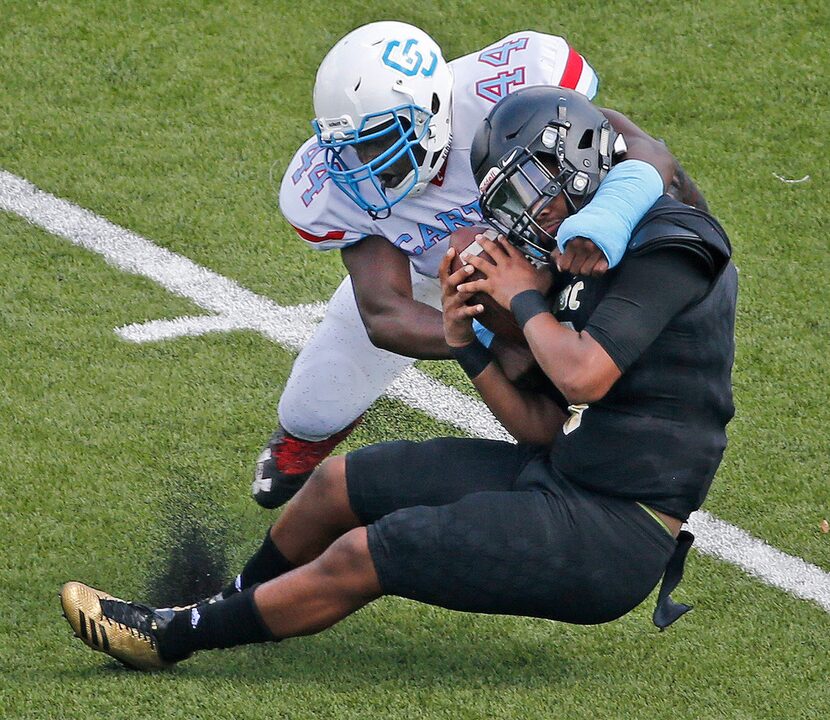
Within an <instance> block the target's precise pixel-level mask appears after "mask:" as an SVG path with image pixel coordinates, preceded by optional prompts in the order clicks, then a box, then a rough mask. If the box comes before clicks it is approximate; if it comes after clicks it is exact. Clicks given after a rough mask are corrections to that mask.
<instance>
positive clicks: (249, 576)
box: [222, 528, 296, 598]
mask: <svg viewBox="0 0 830 720" xmlns="http://www.w3.org/2000/svg"><path fill="white" fill-rule="evenodd" d="M295 567H296V566H295V565H294V564H293V563H290V562H289V561H288V560H286V558H285V556H284V555H283V554H282V553H281V552H280V551H279V549H278V548H277V546H276V545H274V541H273V540H271V529H270V528H269V529H268V533H267V534H266V535H265V539H264V540H263V541H262V545H261V546H260V548H259V550H257V551H256V552H255V553H254V554H253V555H252V556H251V558H250V560H248V562H247V563H245V567H244V568H242V572H241V573H239V575H237V576H236V577H235V578H234V580H233V582H232V583H231V584H230V585H228V586H227V587H226V588H224V589H223V590H222V597H223V598H227V597H230V596H231V595H235V594H236V593H238V592H240V591H242V590H245V589H246V588H249V587H252V586H253V585H257V584H258V583H263V582H267V581H268V580H273V579H274V578H275V577H279V576H280V575H282V574H283V573H287V572H288V571H289V570H293V569H294V568H295Z"/></svg>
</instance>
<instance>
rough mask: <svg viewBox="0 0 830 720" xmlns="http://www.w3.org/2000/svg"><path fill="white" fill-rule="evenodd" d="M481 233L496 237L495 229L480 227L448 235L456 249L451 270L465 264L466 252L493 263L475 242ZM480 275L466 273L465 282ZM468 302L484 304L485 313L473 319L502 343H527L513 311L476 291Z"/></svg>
mask: <svg viewBox="0 0 830 720" xmlns="http://www.w3.org/2000/svg"><path fill="white" fill-rule="evenodd" d="M482 234H483V235H485V236H486V237H487V238H489V239H491V240H495V239H496V237H497V236H498V234H497V233H496V231H495V230H492V229H488V228H483V227H463V228H459V229H458V230H456V231H455V232H454V233H452V235H450V247H452V248H454V249H455V252H456V254H455V257H454V258H453V259H452V264H451V265H450V272H456V271H457V270H459V269H460V268H461V267H462V265H464V264H466V263H464V261H463V259H462V255H465V254H471V255H477V256H478V257H480V258H482V259H484V260H487V261H488V262H492V259H491V258H490V256H489V255H488V254H487V253H486V252H484V250H483V249H482V247H481V245H480V244H479V243H478V242H477V241H476V235H482ZM481 277H483V275H482V274H481V273H480V272H479V271H478V270H476V271H475V272H474V273H472V274H471V275H470V276H469V278H468V281H470V280H478V279H479V278H481ZM467 304H468V305H483V306H484V312H483V313H481V314H480V315H478V316H476V320H478V321H479V322H480V323H481V324H482V325H484V327H486V328H487V329H488V330H490V331H492V332H493V333H495V334H496V336H497V337H499V338H500V339H502V340H504V341H505V342H510V343H520V344H521V345H526V340H525V336H524V333H523V332H522V330H521V328H520V327H519V326H518V324H517V323H516V319H515V318H514V317H513V313H511V312H510V311H509V310H505V309H504V308H503V307H502V306H501V305H499V304H498V303H497V302H496V301H495V300H493V298H491V297H490V296H489V295H487V294H486V293H480V292H479V293H476V294H475V295H472V296H471V297H470V299H469V300H468V301H467Z"/></svg>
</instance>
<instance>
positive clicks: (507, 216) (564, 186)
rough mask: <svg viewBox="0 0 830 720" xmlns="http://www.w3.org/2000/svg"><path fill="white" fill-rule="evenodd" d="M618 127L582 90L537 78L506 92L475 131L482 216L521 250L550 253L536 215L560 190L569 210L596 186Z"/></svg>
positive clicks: (618, 142) (620, 145)
mask: <svg viewBox="0 0 830 720" xmlns="http://www.w3.org/2000/svg"><path fill="white" fill-rule="evenodd" d="M615 148H616V151H618V152H624V151H625V143H624V141H623V139H622V136H621V135H617V133H615V132H614V129H613V128H612V127H611V123H610V122H609V121H608V120H607V119H606V117H605V116H604V115H603V114H602V113H601V112H600V111H599V109H598V108H597V107H596V106H595V105H593V104H592V103H591V101H590V100H588V98H586V97H585V96H584V95H582V94H580V93H578V92H575V91H574V90H567V89H565V88H559V87H551V86H538V87H528V88H522V89H520V90H517V91H515V92H513V93H511V94H510V95H507V96H506V97H505V98H503V99H502V100H501V101H499V103H498V104H497V105H496V106H495V107H494V108H493V109H492V111H491V112H490V114H489V115H488V116H487V118H486V119H485V120H484V123H483V124H482V125H481V126H480V127H479V128H478V130H477V131H476V134H475V137H474V138H473V143H472V147H471V149H470V165H471V167H472V170H473V174H474V175H475V178H476V182H477V183H478V185H479V191H480V192H481V198H480V202H481V212H482V214H483V215H484V218H485V219H486V220H487V221H488V222H489V223H490V224H491V225H492V226H493V227H495V228H496V229H497V230H498V231H499V232H501V233H504V234H505V235H506V236H507V238H508V239H509V240H510V242H512V243H513V244H514V245H515V246H516V247H518V248H519V249H520V250H521V251H522V252H523V253H524V254H525V255H527V256H528V257H529V258H531V259H533V260H537V261H540V262H549V261H550V257H549V256H550V252H551V250H553V248H554V245H555V238H554V237H552V236H551V235H550V234H548V233H547V232H546V231H545V230H544V229H542V226H541V225H540V224H539V222H537V218H538V216H539V214H540V213H541V212H542V211H543V210H544V209H545V208H546V207H547V206H548V205H549V204H550V203H551V202H552V201H553V199H554V198H556V197H557V196H558V195H559V194H560V193H561V194H563V195H564V197H565V201H566V203H567V206H568V209H569V210H570V212H571V213H574V212H576V211H577V210H579V208H581V207H582V206H583V205H585V204H586V203H587V202H588V201H589V200H590V199H591V197H592V196H593V194H594V193H595V192H596V190H597V188H598V187H599V184H600V182H601V181H602V179H603V178H604V177H605V176H606V174H607V173H608V171H609V169H610V168H611V164H612V160H613V158H614V154H615Z"/></svg>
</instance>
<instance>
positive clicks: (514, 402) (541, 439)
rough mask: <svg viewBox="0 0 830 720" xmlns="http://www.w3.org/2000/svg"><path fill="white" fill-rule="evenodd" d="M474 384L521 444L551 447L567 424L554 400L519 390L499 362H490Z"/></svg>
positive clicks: (474, 380) (506, 428) (505, 426)
mask: <svg viewBox="0 0 830 720" xmlns="http://www.w3.org/2000/svg"><path fill="white" fill-rule="evenodd" d="M472 382H473V385H475V387H476V389H477V390H478V392H479V394H480V395H481V399H482V400H484V402H485V403H486V405H487V407H489V408H490V410H491V412H492V413H493V415H495V416H496V418H497V419H498V421H499V422H500V423H501V424H502V425H503V426H504V428H505V430H507V431H508V432H509V433H510V434H511V435H512V436H513V437H514V438H516V440H518V441H519V442H523V443H532V444H536V445H548V444H550V443H552V442H553V439H554V438H555V437H556V433H557V432H558V431H559V428H560V427H562V423H564V422H565V414H564V413H563V412H562V411H561V410H560V409H559V407H558V406H557V405H556V403H554V402H553V400H551V399H550V398H548V397H547V396H545V395H541V394H539V393H534V392H528V391H524V390H519V389H518V388H517V387H516V386H515V385H513V383H511V382H510V381H509V380H508V379H507V377H506V376H505V375H504V372H503V371H502V369H501V367H500V366H499V364H498V362H491V363H490V364H489V365H488V366H487V367H486V368H485V369H484V370H483V371H482V372H481V374H480V375H478V376H477V377H476V378H474V379H473V381H472Z"/></svg>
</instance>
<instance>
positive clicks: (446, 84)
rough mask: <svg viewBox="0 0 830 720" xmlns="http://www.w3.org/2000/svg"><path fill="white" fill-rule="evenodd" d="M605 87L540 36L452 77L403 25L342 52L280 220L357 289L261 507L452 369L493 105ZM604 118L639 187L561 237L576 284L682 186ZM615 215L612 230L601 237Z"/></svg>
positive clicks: (325, 79) (327, 323) (300, 372)
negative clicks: (445, 320)
mask: <svg viewBox="0 0 830 720" xmlns="http://www.w3.org/2000/svg"><path fill="white" fill-rule="evenodd" d="M597 82H598V81H597V76H596V73H595V72H594V70H593V68H592V67H591V66H590V65H589V64H588V63H587V62H586V61H585V59H584V58H583V57H582V56H581V55H580V54H579V53H577V52H576V51H575V50H574V49H573V48H571V47H570V46H569V45H568V43H567V42H566V41H565V40H563V39H562V38H560V37H555V36H552V35H545V34H542V33H538V32H533V31H524V32H518V33H514V34H512V35H509V36H507V37H506V38H504V39H503V40H500V41H498V42H496V43H493V44H492V45H489V46H487V47H486V48H484V49H483V50H481V51H479V52H475V53H472V54H470V55H466V56H464V57H461V58H458V59H457V60H454V61H452V62H449V63H447V62H446V61H445V60H444V59H443V57H442V54H441V49H440V48H439V47H438V45H437V44H436V43H435V42H434V40H432V38H430V37H429V36H428V35H427V34H426V33H424V32H423V31H421V30H419V29H418V28H415V27H412V26H411V25H406V24H404V23H399V22H377V23H372V24H369V25H365V26H363V27H360V28H357V29H356V30H354V31H352V32H351V33H349V34H348V35H346V36H345V37H344V38H342V39H341V40H340V41H339V42H337V43H336V44H335V45H334V47H333V48H332V49H331V51H330V52H329V53H328V55H327V56H326V57H325V59H324V60H323V62H322V64H321V65H320V68H319V70H318V72H317V79H316V83H315V87H314V110H315V114H316V116H317V118H316V120H315V121H314V123H313V125H314V129H315V135H314V137H312V138H310V139H309V140H308V141H307V142H306V143H305V144H304V145H303V146H302V147H301V148H300V149H299V150H298V151H297V153H296V155H295V156H294V158H293V160H292V161H291V163H290V165H289V167H288V170H287V171H286V173H285V176H284V177H283V180H282V185H281V189H280V208H281V210H282V212H283V214H284V216H285V217H286V219H287V220H288V221H289V222H290V223H291V224H292V225H293V226H294V228H295V229H296V230H297V232H298V233H299V235H300V236H301V237H302V238H303V239H304V240H305V241H307V243H308V244H309V245H310V246H311V247H313V248H315V249H318V250H331V249H337V250H340V251H341V254H342V259H343V263H344V265H345V266H346V269H347V270H348V272H349V275H348V276H347V277H346V278H345V279H344V280H343V282H342V283H341V285H340V286H339V288H338V289H337V290H336V292H335V293H334V295H333V297H332V298H331V300H330V301H329V304H328V309H327V312H326V315H325V317H324V319H323V321H322V323H321V324H320V326H319V327H318V328H317V330H316V332H315V333H314V335H313V337H312V338H311V340H310V341H309V342H308V344H307V345H306V346H305V347H304V349H303V350H302V352H301V353H300V355H299V356H298V357H297V359H296V361H295V363H294V366H293V369H292V371H291V375H290V377H289V379H288V382H287V384H286V387H285V390H284V391H283V393H282V397H281V399H280V402H279V409H278V411H279V423H280V425H279V427H278V429H277V431H276V432H275V433H274V435H273V436H272V438H271V440H270V442H269V444H268V446H267V447H266V448H265V449H264V450H263V452H262V454H261V455H260V457H259V459H258V461H257V466H256V471H255V478H254V483H253V495H254V498H255V499H256V501H257V502H258V503H259V504H261V505H263V506H264V507H269V508H274V507H278V506H279V505H282V504H283V503H284V502H286V501H287V500H288V499H289V498H290V497H291V496H292V495H293V494H294V493H295V492H296V491H297V490H298V489H299V488H300V486H301V485H302V484H303V482H305V480H306V479H307V478H308V476H309V475H310V473H311V471H312V470H313V469H314V467H315V466H316V465H317V464H318V463H319V462H320V461H322V460H323V459H324V458H325V457H326V456H327V455H328V454H329V453H330V452H331V451H332V450H333V448H334V447H335V446H336V445H337V444H338V443H339V442H340V441H341V440H342V439H343V438H344V437H345V436H346V435H347V434H348V433H349V432H350V431H351V429H352V428H353V427H354V425H355V424H356V422H357V421H358V420H359V419H360V417H361V416H362V414H363V413H364V411H365V410H366V409H367V408H368V407H369V406H370V405H371V404H372V403H373V402H374V401H375V400H376V399H377V398H378V397H379V396H380V395H381V394H382V393H383V392H384V390H385V389H386V388H387V387H388V386H389V385H390V384H391V383H392V381H393V380H394V379H395V378H396V377H397V376H398V375H399V374H400V373H401V372H402V371H403V370H405V369H406V368H407V367H408V366H409V365H410V364H411V363H412V362H413V360H414V359H416V358H420V359H445V358H449V357H450V352H449V349H448V347H447V344H446V342H445V340H444V333H443V328H442V322H441V312H440V307H441V300H440V287H439V283H438V280H437V274H438V265H439V263H440V261H441V258H442V257H443V255H444V253H445V252H446V249H447V238H448V236H449V235H450V234H451V233H452V232H453V231H454V230H456V229H457V228H460V227H464V226H472V225H484V224H485V222H484V220H483V218H482V216H481V212H480V208H479V205H478V197H479V188H478V186H477V184H476V182H475V179H474V178H473V174H472V171H471V169H470V162H469V151H470V143H471V140H472V135H473V133H474V131H475V129H476V128H477V127H478V126H479V125H480V123H481V121H482V119H483V118H484V117H485V116H486V115H487V114H488V113H489V112H490V110H491V109H492V108H493V106H494V104H495V103H496V102H498V100H499V99H501V98H502V97H504V96H505V95H506V94H508V93H510V92H512V91H513V90H515V89H517V88H520V87H526V86H531V85H553V86H560V87H567V88H571V89H575V90H577V91H579V92H581V93H583V94H585V95H586V96H587V97H588V98H589V99H592V98H593V97H594V95H595V93H596V90H597ZM604 112H606V114H607V116H608V118H609V119H610V120H611V122H612V124H613V125H614V128H615V130H617V132H620V133H622V134H623V135H624V136H625V140H626V142H627V151H626V155H625V157H626V158H629V159H630V162H629V161H626V163H624V164H623V166H625V165H630V166H631V168H633V170H634V171H636V172H634V173H633V175H629V176H627V177H625V178H618V179H617V181H616V184H614V180H613V178H612V177H611V176H609V178H608V179H607V181H606V182H604V185H606V184H607V185H608V186H609V188H611V186H612V185H613V187H612V188H611V190H610V192H609V194H608V197H610V198H611V201H610V202H606V203H605V206H603V201H602V200H601V199H600V197H601V195H602V192H601V191H602V190H603V189H604V188H603V186H601V191H600V192H598V193H597V196H596V197H595V199H594V200H593V201H592V202H591V204H590V205H588V206H586V208H585V210H590V211H591V212H590V213H589V212H585V211H583V212H579V213H576V214H575V215H574V216H572V217H571V218H569V219H568V222H569V223H570V226H569V231H568V232H567V233H563V230H565V228H564V226H563V228H561V229H560V233H559V236H558V238H557V239H558V243H559V248H558V249H557V250H556V251H554V260H555V261H556V262H557V264H559V266H560V267H561V268H562V269H565V270H570V271H571V272H575V273H582V274H592V273H599V272H604V271H605V270H606V269H607V268H608V267H609V266H613V265H614V264H616V262H618V261H619V259H620V257H621V256H622V254H623V253H624V251H625V246H626V244H627V242H628V238H629V235H630V231H631V229H632V228H633V226H634V225H635V224H636V223H637V221H639V219H640V217H641V216H642V215H643V214H644V213H645V211H646V210H647V209H648V208H649V207H650V206H651V205H652V204H653V202H654V201H655V200H656V199H657V198H658V197H659V196H660V195H661V194H662V193H663V191H664V189H666V188H669V187H670V185H671V183H672V180H673V178H674V181H675V183H677V178H678V177H679V178H681V180H682V181H684V182H685V181H686V178H685V175H683V174H682V171H680V169H679V166H677V163H676V161H675V160H674V158H673V157H672V155H671V153H669V152H668V150H667V149H666V148H665V147H664V146H663V144H662V143H660V142H658V141H656V140H654V139H653V138H651V137H650V136H648V135H647V134H645V133H644V132H643V131H641V130H639V128H637V127H636V126H635V125H633V123H631V122H630V121H628V120H627V119H626V118H625V117H624V116H622V115H620V114H619V113H615V112H613V111H604ZM643 161H645V162H643ZM636 163H639V165H636ZM615 172H616V170H615ZM688 185H689V186H690V187H691V184H690V183H688ZM689 194H690V193H689V192H687V193H686V195H687V196H688V195H689ZM620 198H622V204H620ZM681 199H683V198H682V197H681ZM606 200H607V198H606ZM694 200H695V198H693V199H692V200H691V201H690V200H685V201H686V202H690V204H692V203H694ZM611 215H613V216H614V217H615V222H616V224H615V225H614V223H606V222H604V221H605V220H607V219H608V218H609V217H610V216H611ZM620 218H622V221H623V222H622V224H621V223H620ZM612 225H613V226H614V228H615V230H614V231H612V230H611V229H609V228H610V227H611V226H612ZM479 329H480V330H481V331H482V332H483V333H484V332H486V331H484V330H483V328H479Z"/></svg>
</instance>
